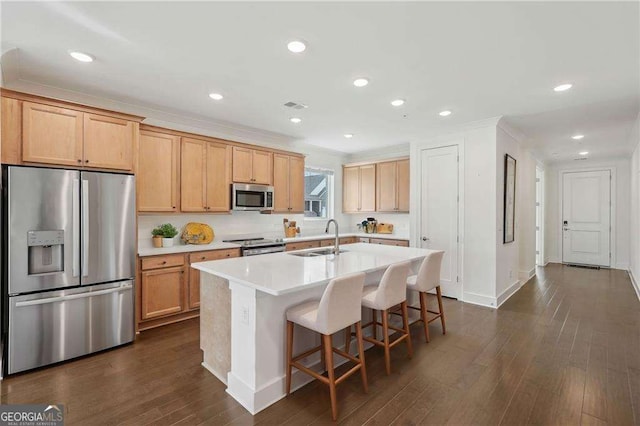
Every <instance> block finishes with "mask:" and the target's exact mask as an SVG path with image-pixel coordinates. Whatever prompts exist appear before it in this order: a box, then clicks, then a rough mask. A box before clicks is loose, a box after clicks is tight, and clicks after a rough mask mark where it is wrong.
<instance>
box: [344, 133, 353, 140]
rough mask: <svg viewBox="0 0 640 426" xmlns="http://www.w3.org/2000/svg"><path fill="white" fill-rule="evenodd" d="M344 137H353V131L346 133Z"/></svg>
mask: <svg viewBox="0 0 640 426" xmlns="http://www.w3.org/2000/svg"><path fill="white" fill-rule="evenodd" d="M344 137H345V138H347V139H351V138H352V137H353V133H345V134H344Z"/></svg>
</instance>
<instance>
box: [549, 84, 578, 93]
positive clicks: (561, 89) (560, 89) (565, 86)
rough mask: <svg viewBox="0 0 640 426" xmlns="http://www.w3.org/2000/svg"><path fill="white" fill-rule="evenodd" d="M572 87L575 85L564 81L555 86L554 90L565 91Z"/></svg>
mask: <svg viewBox="0 0 640 426" xmlns="http://www.w3.org/2000/svg"><path fill="white" fill-rule="evenodd" d="M572 87H573V84H571V83H564V84H561V85H559V86H556V87H554V88H553V90H554V91H556V92H564V91H565V90H569V89H571V88H572Z"/></svg>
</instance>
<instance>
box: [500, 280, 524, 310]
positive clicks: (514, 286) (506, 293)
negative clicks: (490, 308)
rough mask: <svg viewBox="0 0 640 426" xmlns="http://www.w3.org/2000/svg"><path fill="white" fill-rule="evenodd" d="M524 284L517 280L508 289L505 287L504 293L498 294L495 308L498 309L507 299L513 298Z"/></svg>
mask: <svg viewBox="0 0 640 426" xmlns="http://www.w3.org/2000/svg"><path fill="white" fill-rule="evenodd" d="M526 282H527V281H522V280H518V281H516V282H514V283H513V284H511V285H510V286H509V287H507V288H506V290H505V291H503V292H502V293H500V295H499V296H498V299H497V307H500V305H502V304H503V303H504V302H506V301H507V299H509V298H510V297H511V296H513V295H514V294H515V293H516V291H518V290H520V288H521V287H522V286H523V285H524V283H526Z"/></svg>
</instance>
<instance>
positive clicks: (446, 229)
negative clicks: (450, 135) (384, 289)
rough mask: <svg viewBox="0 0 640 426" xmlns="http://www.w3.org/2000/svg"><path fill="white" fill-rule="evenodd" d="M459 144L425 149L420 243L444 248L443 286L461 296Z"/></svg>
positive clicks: (444, 290) (451, 294) (445, 291)
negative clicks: (459, 272) (459, 265)
mask: <svg viewBox="0 0 640 426" xmlns="http://www.w3.org/2000/svg"><path fill="white" fill-rule="evenodd" d="M458 159H459V157H458V146H457V145H454V146H445V147H438V148H430V149H424V150H422V152H421V171H420V183H421V193H420V227H419V229H420V241H419V244H420V247H422V248H428V249H432V250H444V251H445V254H444V258H443V260H442V269H441V275H440V276H441V278H440V282H441V284H440V287H441V289H442V294H443V295H444V296H447V297H453V298H456V299H460V298H461V296H462V291H461V285H460V283H459V277H458V241H459V238H458V202H459V195H458V193H459V182H458V181H459V179H458V176H459V160H458Z"/></svg>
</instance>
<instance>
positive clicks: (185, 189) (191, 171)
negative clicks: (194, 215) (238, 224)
mask: <svg viewBox="0 0 640 426" xmlns="http://www.w3.org/2000/svg"><path fill="white" fill-rule="evenodd" d="M180 170H181V171H180V175H181V179H180V193H181V210H182V211H185V212H187V211H188V212H227V211H229V209H230V206H231V200H230V196H231V195H230V193H231V188H230V184H231V146H230V145H226V144H224V143H216V142H207V141H204V140H200V139H191V138H182V155H181V167H180Z"/></svg>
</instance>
